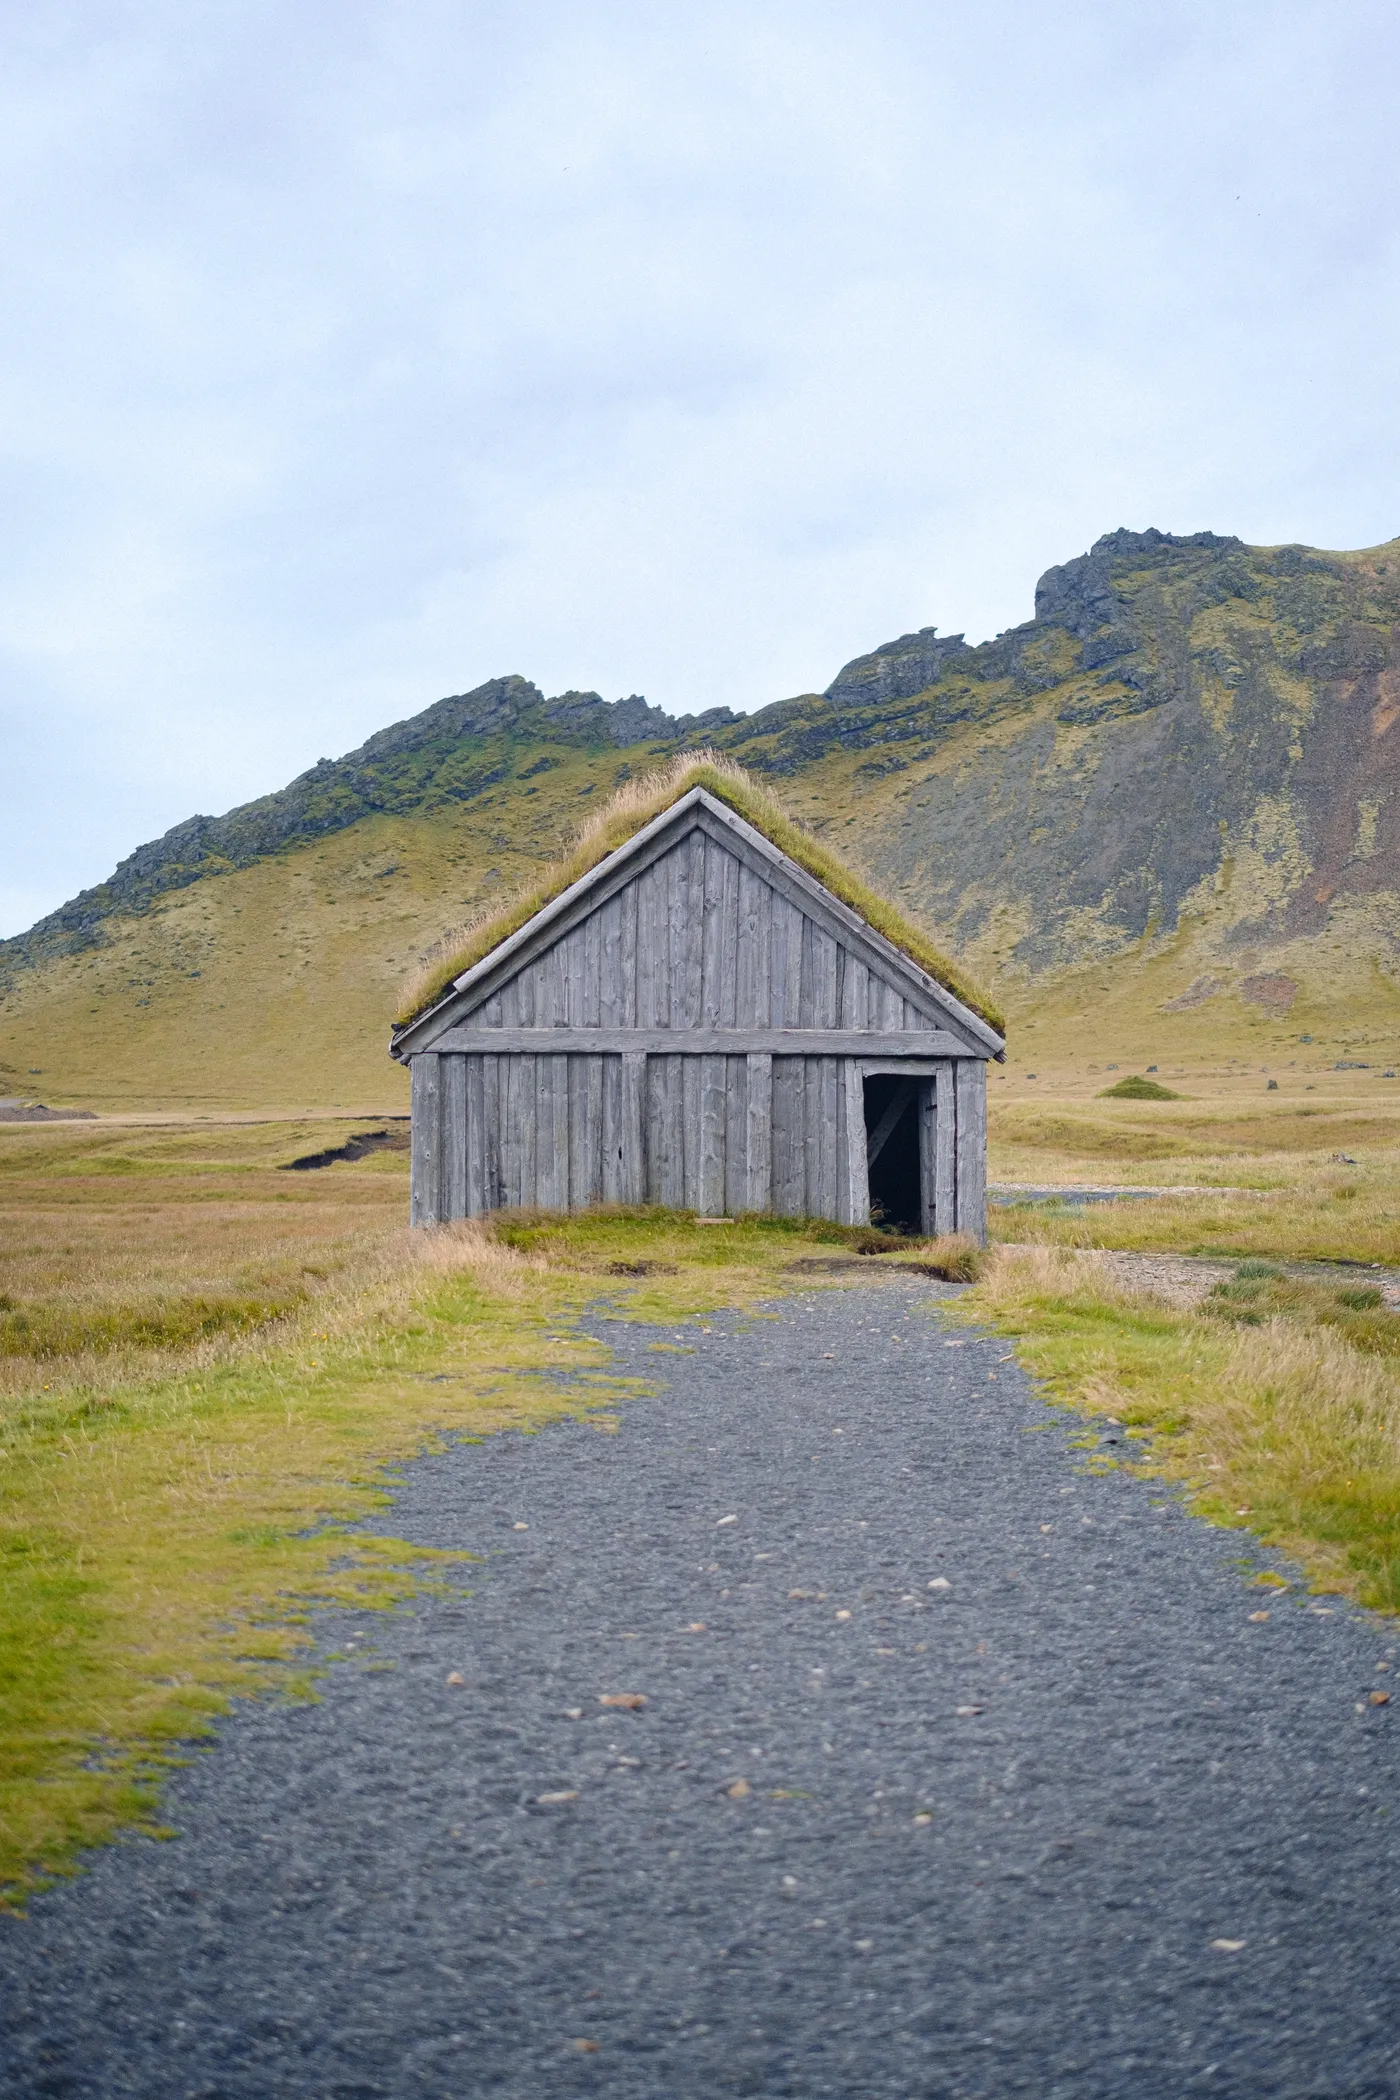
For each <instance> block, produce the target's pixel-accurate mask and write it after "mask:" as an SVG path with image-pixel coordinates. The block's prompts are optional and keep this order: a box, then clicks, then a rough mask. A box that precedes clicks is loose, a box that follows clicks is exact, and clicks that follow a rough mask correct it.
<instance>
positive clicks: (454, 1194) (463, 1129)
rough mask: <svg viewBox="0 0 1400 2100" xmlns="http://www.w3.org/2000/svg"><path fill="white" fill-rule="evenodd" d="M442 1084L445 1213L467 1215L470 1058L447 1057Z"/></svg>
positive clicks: (441, 1198) (441, 1075) (442, 1072)
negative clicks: (468, 1068) (468, 1079)
mask: <svg viewBox="0 0 1400 2100" xmlns="http://www.w3.org/2000/svg"><path fill="white" fill-rule="evenodd" d="M441 1062H442V1071H441V1074H440V1076H439V1081H438V1084H439V1086H440V1088H441V1092H442V1185H441V1197H440V1202H441V1214H442V1216H443V1218H444V1220H446V1219H449V1218H465V1216H466V1215H467V1060H466V1058H465V1057H444V1058H443V1059H442V1061H441Z"/></svg>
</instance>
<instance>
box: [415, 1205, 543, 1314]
mask: <svg viewBox="0 0 1400 2100" xmlns="http://www.w3.org/2000/svg"><path fill="white" fill-rule="evenodd" d="M412 1244H413V1252H414V1255H415V1257H416V1259H417V1261H418V1264H419V1266H420V1267H422V1268H424V1269H427V1270H429V1271H431V1272H432V1273H434V1274H436V1275H439V1276H470V1277H471V1278H472V1280H473V1282H474V1283H475V1284H476V1285H477V1287H478V1289H480V1290H482V1291H485V1292H487V1293H489V1294H490V1295H491V1296H493V1297H506V1298H518V1297H520V1296H521V1295H522V1293H523V1292H524V1290H525V1288H526V1286H527V1285H528V1284H529V1282H530V1281H531V1280H532V1279H534V1278H539V1277H543V1276H547V1275H548V1273H549V1267H550V1265H549V1263H548V1261H547V1260H546V1259H545V1257H544V1256H543V1255H542V1254H530V1253H526V1252H524V1251H522V1250H521V1249H520V1248H519V1247H513V1246H509V1245H508V1244H507V1243H506V1242H505V1241H504V1240H501V1239H499V1238H498V1237H497V1236H496V1233H495V1232H494V1230H493V1229H492V1225H491V1222H490V1221H489V1220H488V1219H484V1218H461V1219H459V1220H458V1221H457V1222H456V1223H455V1224H452V1225H439V1226H436V1227H434V1228H433V1229H432V1230H430V1231H418V1232H415V1233H414V1234H413V1239H412Z"/></svg>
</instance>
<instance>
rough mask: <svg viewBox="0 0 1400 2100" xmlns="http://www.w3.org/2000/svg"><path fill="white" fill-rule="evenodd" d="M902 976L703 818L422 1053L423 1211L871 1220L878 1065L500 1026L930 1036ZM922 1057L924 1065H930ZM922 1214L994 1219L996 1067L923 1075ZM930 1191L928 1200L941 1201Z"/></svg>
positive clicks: (416, 1100) (975, 1221)
mask: <svg viewBox="0 0 1400 2100" xmlns="http://www.w3.org/2000/svg"><path fill="white" fill-rule="evenodd" d="M929 1025H930V1024H929V1020H928V1017H927V1016H926V1015H925V1014H923V1013H922V1012H921V1011H920V1010H919V1009H918V1008H916V1007H915V1006H914V1005H913V1004H912V1003H911V1002H910V1001H908V1000H906V999H905V998H904V996H903V994H902V993H901V991H900V990H899V988H898V987H897V986H896V985H893V984H889V983H886V982H885V981H884V980H883V979H882V978H880V977H877V976H876V975H875V974H874V973H873V972H872V970H871V969H869V968H868V967H867V965H866V964H865V962H864V961H862V960H861V959H860V958H859V957H858V956H856V955H853V954H852V953H850V952H849V951H848V950H847V949H845V948H844V947H843V946H841V944H840V943H839V942H838V941H836V940H835V939H833V938H832V937H831V936H830V935H829V934H828V933H827V932H826V931H825V930H824V929H823V928H822V927H821V926H819V925H817V924H816V923H815V921H813V920H812V919H809V918H808V917H807V916H806V914H805V913H803V912H801V911H800V910H798V908H797V907H796V905H794V904H792V903H790V902H789V901H788V900H787V899H786V898H785V897H783V896H781V895H780V894H778V892H777V891H776V890H774V889H773V887H772V886H771V885H770V884H769V883H768V882H767V881H765V880H764V878H763V876H762V875H761V874H760V873H758V872H757V871H756V870H754V869H752V868H750V867H749V866H748V865H747V863H745V862H744V861H742V860H741V859H740V858H739V857H738V856H737V855H736V854H734V853H732V852H730V851H728V850H727V849H726V847H725V846H724V845H723V844H721V842H719V841H718V840H716V839H714V838H712V837H710V836H709V835H708V834H706V833H705V832H703V831H700V830H696V831H693V832H691V833H690V834H689V835H688V836H687V837H686V838H684V839H683V840H681V841H680V843H679V844H677V845H676V846H674V847H673V848H672V849H671V850H670V851H669V852H668V853H666V854H665V855H663V856H662V857H660V858H659V859H657V860H656V861H654V862H653V863H652V864H651V865H650V866H649V867H647V868H645V869H643V870H642V871H641V873H640V874H638V876H637V877H636V879H635V880H634V881H632V882H631V883H630V884H629V885H628V886H627V887H626V888H624V889H623V890H621V891H620V892H619V893H618V894H617V895H616V896H614V897H612V898H611V899H609V901H608V902H607V903H605V904H604V905H602V906H601V907H600V908H599V909H598V910H597V911H595V912H593V913H592V914H591V915H590V916H589V917H588V918H586V919H585V920H584V921H583V922H582V923H581V924H580V925H578V926H576V927H575V928H574V929H573V930H572V931H571V932H570V933H568V934H566V935H564V936H563V937H562V938H561V939H560V940H559V941H557V942H556V943H555V945H554V946H553V947H552V948H551V949H549V950H547V951H546V952H545V953H544V954H543V955H541V956H539V957H538V958H537V959H536V960H535V961H533V962H532V963H530V964H528V965H527V966H526V967H525V968H523V969H522V970H521V971H520V972H519V973H518V974H517V975H516V976H515V977H514V978H513V979H512V980H510V981H509V982H508V983H507V984H505V985H504V986H503V987H502V989H501V990H500V991H499V992H498V993H497V994H496V995H495V996H493V997H492V998H491V999H489V1000H488V1001H486V1003H485V1004H484V1005H482V1006H481V1007H479V1008H477V1009H476V1010H475V1012H473V1013H472V1014H470V1015H468V1016H466V1017H465V1020H464V1022H463V1023H462V1024H460V1026H459V1028H454V1037H455V1040H456V1041H457V1043H459V1044H460V1043H461V1041H462V1034H461V1029H462V1028H465V1029H466V1030H467V1031H469V1032H470V1034H471V1035H472V1036H476V1035H479V1037H480V1040H481V1052H480V1054H477V1052H476V1051H475V1049H468V1050H453V1051H450V1052H444V1053H441V1054H436V1053H431V1052H425V1053H423V1054H420V1055H419V1056H416V1057H414V1058H413V1059H412V1071H413V1155H412V1165H413V1196H412V1217H413V1221H414V1223H415V1224H428V1223H434V1222H439V1221H445V1220H448V1219H451V1218H458V1217H470V1216H475V1215H478V1214H479V1213H481V1212H483V1211H487V1210H494V1209H497V1208H501V1207H505V1206H515V1205H539V1206H541V1207H543V1208H547V1209H557V1210H577V1209H581V1208H583V1207H585V1206H587V1205H590V1204H596V1203H638V1202H648V1203H658V1204H664V1205H666V1206H668V1207H674V1208H677V1209H689V1210H695V1211H698V1212H700V1213H701V1214H702V1215H704V1216H709V1217H715V1216H720V1215H731V1216H732V1215H734V1214H735V1213H737V1212H739V1211H744V1210H772V1211H776V1212H778V1213H779V1214H782V1215H788V1216H812V1217H828V1218H836V1219H838V1220H841V1221H842V1222H844V1223H849V1224H860V1223H865V1222H866V1221H867V1220H868V1217H869V1191H868V1177H867V1170H866V1165H865V1123H864V1098H863V1077H862V1071H861V1066H860V1063H859V1060H858V1059H856V1058H852V1057H851V1056H849V1055H847V1056H845V1057H837V1056H786V1055H769V1054H767V1053H766V1052H765V1053H761V1054H760V1053H757V1052H755V1053H751V1054H749V1055H746V1056H735V1055H732V1054H729V1055H721V1054H714V1055H703V1056H701V1055H690V1056H682V1055H680V1054H679V1053H676V1054H670V1053H662V1054H652V1055H648V1054H646V1053H644V1052H641V1051H624V1052H622V1053H621V1054H618V1052H617V1051H616V1049H614V1050H613V1051H610V1052H596V1053H595V1052H591V1051H590V1052H579V1051H574V1050H571V1051H567V1052H565V1051H561V1052H557V1053H547V1054H546V1053H544V1052H537V1051H533V1050H531V1051H518V1052H512V1053H509V1054H507V1053H505V1052H501V1053H500V1054H493V1053H492V1052H491V1050H490V1047H489V1046H490V1039H491V1033H492V1030H493V1029H501V1028H551V1027H568V1028H611V1029H615V1030H616V1029H630V1028H637V1029H642V1028H645V1029H651V1030H666V1029H702V1028H703V1029H711V1030H716V1029H744V1028H748V1029H763V1028H772V1029H778V1028H807V1029H814V1030H817V1029H825V1030H833V1029H859V1030H861V1031H865V1032H870V1033H880V1034H884V1035H886V1036H888V1035H889V1034H893V1033H907V1032H909V1031H911V1030H913V1031H916V1032H920V1033H922V1034H924V1035H925V1037H926V1036H927V1033H928V1030H929ZM924 1069H925V1071H927V1067H925V1068H924ZM922 1087H923V1095H922V1098H923V1101H924V1104H925V1106H924V1110H923V1113H922V1114H921V1117H920V1130H921V1138H920V1147H921V1155H922V1157H923V1160H924V1165H925V1187H926V1192H927V1193H926V1200H925V1224H926V1229H930V1230H935V1231H939V1232H948V1231H953V1230H958V1231H964V1232H970V1233H972V1234H973V1235H974V1236H975V1237H977V1238H979V1239H980V1238H982V1237H983V1236H984V1235H985V1230H986V1163H985V1151H986V1072H985V1067H984V1066H983V1064H982V1063H981V1061H980V1060H979V1059H975V1058H969V1059H963V1058H957V1059H943V1060H940V1061H939V1063H938V1065H937V1069H936V1071H935V1074H934V1076H933V1078H932V1079H931V1080H930V1079H925V1080H924V1081H923V1082H922ZM930 1199H931V1200H930Z"/></svg>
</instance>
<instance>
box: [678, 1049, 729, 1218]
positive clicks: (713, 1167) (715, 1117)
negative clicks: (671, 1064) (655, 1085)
mask: <svg viewBox="0 0 1400 2100" xmlns="http://www.w3.org/2000/svg"><path fill="white" fill-rule="evenodd" d="M686 1062H687V1064H690V1063H692V1062H693V1060H692V1059H690V1058H687V1060H686ZM699 1062H700V1186H699V1190H698V1193H697V1195H696V1203H697V1206H698V1208H699V1210H700V1214H701V1216H702V1217H706V1218H717V1217H720V1216H722V1215H723V1213H724V1141H725V1136H726V1130H725V1123H726V1117H725V1080H726V1078H727V1076H728V1072H727V1067H728V1063H729V1060H728V1059H727V1058H724V1057H702V1058H701V1059H700V1061H699Z"/></svg>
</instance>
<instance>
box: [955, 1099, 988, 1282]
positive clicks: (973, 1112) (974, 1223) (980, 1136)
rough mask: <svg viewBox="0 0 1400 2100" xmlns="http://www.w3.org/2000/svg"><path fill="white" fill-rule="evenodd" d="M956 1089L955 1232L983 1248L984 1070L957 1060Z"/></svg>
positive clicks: (984, 1189)
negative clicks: (956, 1190)
mask: <svg viewBox="0 0 1400 2100" xmlns="http://www.w3.org/2000/svg"><path fill="white" fill-rule="evenodd" d="M954 1070H955V1071H956V1073H957V1086H958V1166H957V1180H958V1197H957V1203H958V1231H959V1232H966V1233H968V1234H969V1235H970V1236H971V1237H972V1238H973V1239H974V1240H976V1242H977V1244H978V1246H979V1247H985V1246H986V1244H987V1067H986V1066H985V1065H984V1064H983V1062H982V1060H981V1058H980V1057H960V1058H958V1059H957V1060H956V1062H955V1065H954Z"/></svg>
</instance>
